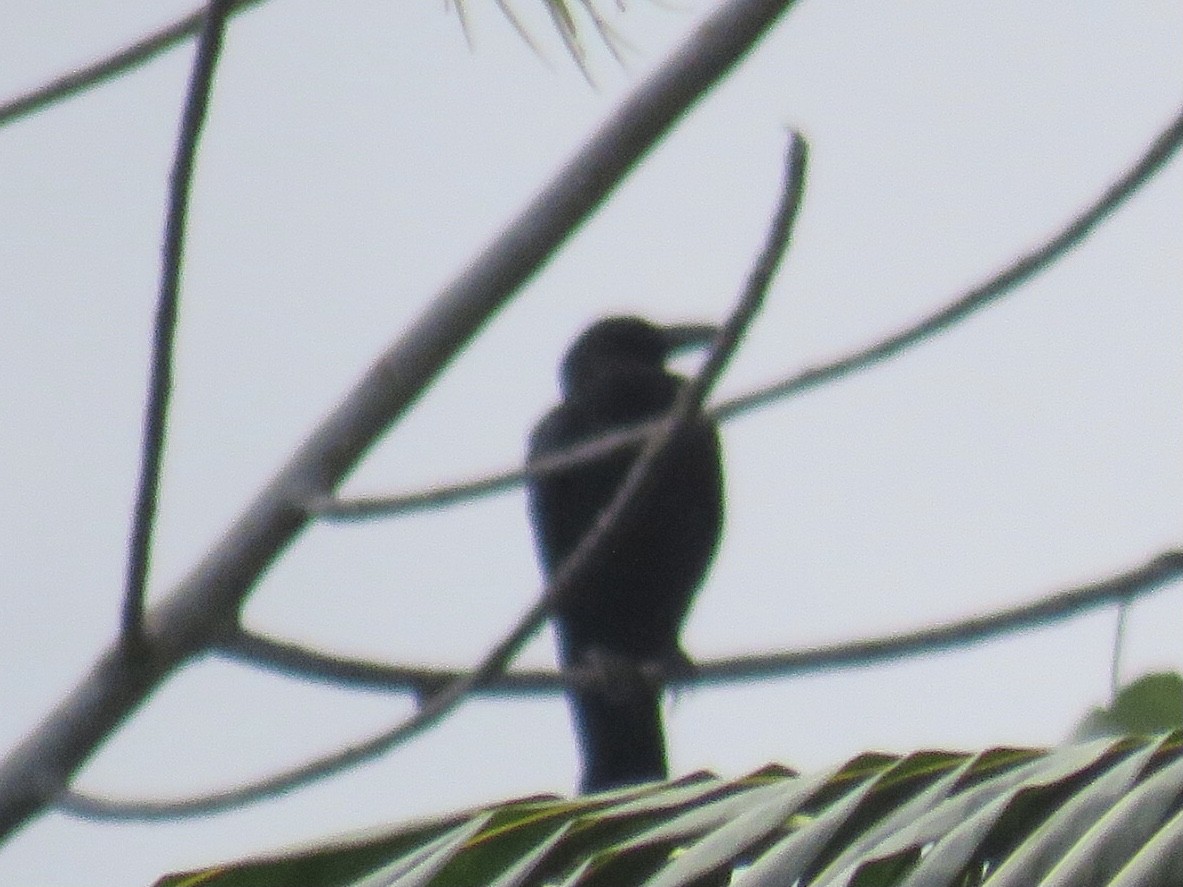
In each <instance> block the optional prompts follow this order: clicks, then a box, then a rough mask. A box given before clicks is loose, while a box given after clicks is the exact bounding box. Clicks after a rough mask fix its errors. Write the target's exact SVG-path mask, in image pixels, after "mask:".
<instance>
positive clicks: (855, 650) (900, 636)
mask: <svg viewBox="0 0 1183 887" xmlns="http://www.w3.org/2000/svg"><path fill="white" fill-rule="evenodd" d="M1180 578H1183V549H1180V550H1176V551H1167V552H1164V553H1162V554H1160V555H1158V556H1157V557H1155V558H1153V559H1152V560H1150V561H1148V562H1147V563H1145V564H1143V565H1141V566H1138V567H1135V568H1133V569H1131V570H1127V571H1125V572H1123V573H1120V574H1118V575H1117V576H1114V577H1112V578H1110V579H1103V580H1101V581H1099V582H1091V583H1089V584H1087V585H1081V586H1077V587H1075V588H1070V589H1068V590H1066V591H1061V592H1055V593H1053V594H1048V595H1045V596H1043V597H1040V598H1037V599H1035V600H1033V601H1030V602H1029V603H1026V604H1020V605H1018V606H1016V607H1011V608H1009V609H1006V610H998V611H995V612H993V613H987V614H985V615H982V616H972V617H970V618H968V619H959V620H956V621H954V622H948V623H945V624H943V625H938V626H933V627H929V628H921V629H917V630H915V631H909V632H904V633H897V634H890V635H884V636H882V637H877V638H863V639H860V640H855V641H844V642H842V643H838V644H829V645H826V646H822V647H813V648H811V649H808V650H785V651H780V652H775V653H761V654H757V655H750V656H749V655H736V656H727V657H723V658H721V659H708V660H699V659H695V671H694V673H693V674H689V675H682V674H676V675H671V676H670V679H669V683H671V684H675V685H678V686H696V685H698V684H702V683H710V684H729V683H735V682H738V681H746V680H753V679H765V678H782V677H790V676H792V675H797V674H807V673H810V672H815V671H822V670H823V669H828V668H837V667H843V668H853V667H861V666H867V665H874V664H875V663H877V662H881V661H883V660H888V659H903V658H907V657H911V656H924V655H927V654H929V653H933V652H936V651H938V650H944V649H948V648H950V647H960V646H967V645H969V644H975V643H982V642H984V641H987V640H990V639H992V638H996V637H999V636H1001V635H1006V634H1011V633H1013V632H1017V631H1027V630H1029V629H1032V628H1038V627H1040V626H1043V625H1047V624H1050V623H1053V622H1062V621H1064V620H1066V619H1071V618H1072V617H1074V616H1078V615H1080V614H1081V613H1085V612H1088V611H1089V610H1095V609H1098V608H1100V607H1107V606H1109V605H1111V604H1113V603H1116V604H1118V605H1119V606H1120V607H1122V608H1125V607H1127V606H1128V605H1129V604H1130V603H1131V602H1132V601H1134V600H1136V599H1138V598H1140V597H1144V596H1146V595H1148V594H1150V593H1152V592H1154V591H1157V590H1158V589H1159V588H1161V587H1162V586H1163V585H1166V584H1168V583H1170V582H1174V581H1176V580H1178V579H1180ZM217 652H219V653H221V654H223V655H225V656H227V657H229V658H231V659H236V660H238V661H240V662H243V663H247V664H251V665H256V666H259V667H261V668H266V669H270V670H272V671H275V672H277V673H280V674H285V675H290V676H292V677H296V678H301V679H306V680H316V681H326V682H328V683H333V684H340V685H344V686H350V687H356V688H359V689H367V690H389V691H392V692H401V693H407V692H409V693H413V694H416V695H430V694H432V693H435V692H437V691H438V690H439V689H440V688H441V687H443V686H444V685H446V684H448V683H449V682H451V681H454V680H456V679H458V678H460V677H462V676H463V675H464V674H465V673H464V672H458V671H456V670H454V669H446V668H424V667H422V666H412V665H389V664H386V663H381V662H372V661H368V660H363V659H349V658H345V657H341V656H334V655H330V654H327V653H322V652H320V651H317V650H312V649H309V648H307V647H302V646H300V645H299V644H293V643H290V642H287V641H278V640H275V639H273V638H268V637H263V636H262V635H258V634H255V633H253V632H249V631H239V632H235V633H233V634H231V635H229V636H228V637H227V638H226V639H225V641H224V642H223V643H221V644H219V646H218V650H217ZM578 672H579V669H568V670H565V671H562V672H558V671H554V670H553V669H521V670H514V671H509V672H504V673H502V674H500V675H497V676H495V677H493V678H490V679H489V680H488V681H487V682H486V683H483V684H481V685H480V687H478V688H476V689H475V690H474V692H476V693H479V694H480V695H483V696H537V695H539V694H542V693H561V692H563V691H565V690H567V689H568V688H570V687H571V686H577V685H580V683H581V681H582V678H581V677H580V676H579V674H578Z"/></svg>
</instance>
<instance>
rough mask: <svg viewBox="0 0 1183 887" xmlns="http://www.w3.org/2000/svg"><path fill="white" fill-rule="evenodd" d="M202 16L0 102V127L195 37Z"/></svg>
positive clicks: (241, 2) (234, 7)
mask: <svg viewBox="0 0 1183 887" xmlns="http://www.w3.org/2000/svg"><path fill="white" fill-rule="evenodd" d="M259 2H260V0H234V2H233V3H231V4H230V6H231V9H230V12H231V13H235V12H238V11H239V10H242V9H246V8H247V7H248V6H254V5H255V4H257V3H259ZM205 13H206V8H205V7H204V6H203V7H202V8H201V9H198V10H196V11H194V12H191V13H189V14H188V15H187V16H185V17H184V18H180V19H177V20H176V21H175V22H173V23H172V24H170V25H166V26H165V27H163V28H161V29H160V30H158V31H155V32H153V33H151V34H148V35H147V36H146V37H142V38H140V39H139V40H137V41H136V42H135V43H133V44H131V45H130V46H127V47H125V48H124V49H121V50H119V51H118V52H115V53H112V54H111V55H109V56H107V57H106V58H102V59H99V60H98V61H97V62H94V63H93V64H90V65H87V66H86V67H84V68H79V69H77V70H76V71H71V72H70V73H69V74H63V75H62V76H61V77H57V78H55V79H54V80H51V81H50V82H49V83H46V84H44V85H42V86H39V87H37V88H36V89H33V90H30V91H29V92H26V93H24V94H23V95H18V96H16V97H14V98H11V99H9V100H8V101H6V102H2V103H0V126H4V125H5V124H6V123H11V122H12V121H14V120H19V119H20V118H21V117H25V116H27V115H29V114H32V113H34V112H36V111H40V110H41V109H42V108H45V107H48V106H49V105H52V104H53V103H54V102H58V101H61V100H62V99H66V98H69V97H70V96H72V95H74V94H75V93H78V92H82V91H83V90H85V89H89V88H90V87H92V86H97V85H98V84H100V83H103V82H105V81H107V80H110V79H111V78H113V77H116V76H118V75H120V74H122V73H124V72H125V71H128V70H130V69H132V68H134V67H136V66H137V65H142V64H144V63H145V62H148V61H151V60H152V59H154V58H155V57H156V56H158V55H160V54H161V53H163V52H165V51H167V50H169V49H172V48H173V47H174V46H176V45H177V44H179V43H183V42H184V41H185V40H187V39H188V38H190V37H192V36H193V35H194V34H196V33H197V32H198V31H199V30H200V29H201V23H202V22H203V21H204V20H205Z"/></svg>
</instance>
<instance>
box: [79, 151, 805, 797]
mask: <svg viewBox="0 0 1183 887" xmlns="http://www.w3.org/2000/svg"><path fill="white" fill-rule="evenodd" d="M805 155H806V149H805V143H804V141H803V140H802V139H801V138H800V136H798V135H796V134H794V135H793V138H792V140H791V143H790V147H789V153H788V163H790V164H792V166H791V167H790V168H789V169H788V170H787V172H786V184H785V188H786V190H785V192H784V195H783V197H782V200H781V203H780V207H779V209H778V211H777V214H776V216H775V218H774V221H773V225H772V228H771V231H770V232H769V236H768V242H767V245H766V246H765V248H764V249H763V250H762V251H761V253H760V256H759V258H758V260H757V262H756V265H755V268H754V269H753V272H752V274H751V276H750V278H749V280H748V283H747V285H746V286H745V288H744V290H743V294H742V296H741V298H740V300H739V302H738V304H737V306H736V308H735V310H734V311H733V312H732V314H731V316H730V317H729V318H728V320H727V322H726V324H724V326H723V329H722V330H720V332H719V335H718V337H717V338H716V341H715V342H714V344H713V346H712V347H711V352H710V354H709V355H708V356H707V359H706V360H705V361H704V363H703V365H702V367H701V368H700V369H699V371H698V372H697V373H696V374H695V377H694V378H693V379H692V380H691V381H690V383H689V384H687V385H686V386H685V387H684V388H683V390H682V391H681V392H679V396H678V399H677V401H676V402H675V404H674V407H673V409H672V410H671V411H670V414H669V416H668V417H667V418H666V419H665V420H664V421H663V422H662V423H661V425H660V427H659V429H658V431H657V432H655V433H654V434H653V436H651V437H650V438H649V439H648V440H647V441H646V443H645V446H644V447H643V449H642V450H641V452H640V454H639V455H638V456H637V458H636V460H635V461H634V462H633V464H632V466H631V467H630V468H629V472H628V474H627V475H626V476H625V479H624V480H623V481H622V482H621V485H620V488H619V489H618V490H617V491H616V493H615V494H614V495H613V497H612V500H611V501H610V502H609V503H608V505H607V506H606V507H605V508H604V509H603V511H602V512H601V513H600V515H599V516H598V517H597V519H596V523H595V525H594V526H593V527H592V528H591V529H590V530H589V531H588V532H587V533H586V534H585V535H584V537H583V538H582V539H581V540H580V542H579V544H578V545H577V546H576V547H575V550H574V551H572V552H571V554H570V555H568V556H567V557H566V558H565V559H564V561H563V563H562V564H561V565H560V566H559V568H558V569H557V570H556V571H555V574H554V576H553V577H552V578H551V581H550V582H548V583H547V586H546V588H545V589H544V590H543V593H542V594H541V595H540V596H539V598H538V600H537V602H536V603H535V604H534V605H533V606H532V607H531V608H530V609H529V610H528V611H527V612H526V614H525V615H524V616H522V618H521V619H520V620H519V621H518V624H517V625H516V626H515V627H514V628H513V629H512V630H511V631H510V632H509V633H508V634H507V635H506V637H505V638H503V639H502V640H501V641H500V642H498V643H497V644H496V645H495V646H494V647H493V649H492V650H490V651H489V653H488V654H486V656H485V657H484V658H483V659H482V660H481V662H480V663H479V664H478V665H477V666H476V668H475V669H473V670H472V671H471V672H468V673H466V674H462V675H458V676H457V677H456V679H455V680H453V681H451V682H449V683H448V684H447V685H446V686H444V687H443V688H442V689H441V690H439V692H437V693H435V694H433V695H432V696H430V697H429V698H427V699H426V700H424V701H423V702H422V704H421V705H420V707H419V710H418V711H417V712H416V713H415V714H414V715H413V716H412V717H410V718H409V719H407V720H406V721H404V722H402V723H401V724H398V725H397V726H395V727H393V728H391V729H389V730H387V731H385V732H383V733H380V734H378V735H377V736H374V737H371V738H370V739H367V740H365V741H362V742H359V743H356V744H354V745H351V746H348V747H346V748H345V749H342V750H341V751H338V752H335V753H333V754H331V755H325V756H323V757H321V758H318V759H316V760H312V761H309V762H308V763H306V764H303V765H301V766H299V767H293V768H292V769H290V770H287V771H286V772H283V773H278V774H275V775H273V776H270V777H267V778H265V779H260V780H258V781H256V782H254V783H249V784H246V785H242V786H239V787H236V788H233V789H227V790H225V791H221V792H215V793H212V794H209V795H205V796H202V797H194V798H190V799H187V800H183V801H175V802H164V803H156V802H145V803H143V804H137V805H122V804H119V803H112V802H102V801H98V800H96V799H92V798H87V797H84V796H81V795H78V794H76V793H71V792H67V793H65V794H64V795H63V799H64V800H63V801H62V802H61V803H63V804H65V805H66V806H65V808H64V809H69V810H71V811H72V812H76V813H78V814H79V815H89V816H94V815H98V812H97V811H98V810H99V809H115V808H117V807H120V808H130V807H131V806H134V807H135V809H136V810H137V811H139V812H138V818H158V817H175V816H193V815H200V814H207V813H214V812H218V811H221V810H227V809H230V808H233V807H240V806H243V805H244V804H249V803H253V802H255V801H259V800H263V799H264V798H268V797H272V796H274V795H276V794H279V793H281V792H286V791H290V790H291V789H293V788H298V787H300V786H302V785H306V784H308V783H309V782H312V781H314V780H317V779H322V778H324V777H326V776H330V775H332V774H334V773H339V772H341V771H342V770H345V769H348V768H350V767H353V766H356V765H357V764H359V763H361V762H363V761H366V760H369V759H371V758H374V757H376V756H378V755H380V754H382V753H383V752H386V751H388V750H389V749H391V748H393V747H395V746H396V745H400V744H402V743H404V742H406V741H407V740H409V739H411V738H413V737H414V736H417V735H419V734H420V733H422V732H424V731H425V730H427V729H428V728H430V727H432V726H434V725H435V724H436V723H438V722H439V721H440V719H442V718H443V717H445V716H446V715H448V714H450V713H451V712H452V711H453V710H455V709H456V708H457V707H458V706H459V705H460V704H461V703H462V702H463V701H464V700H465V699H467V698H468V697H469V695H470V694H471V693H472V692H473V691H474V690H475V689H476V688H478V687H481V686H484V684H485V683H487V682H488V681H489V680H491V679H492V678H494V677H496V676H497V675H499V674H501V673H502V672H503V671H504V670H505V667H506V666H507V665H508V664H509V662H510V661H511V660H512V659H513V657H514V656H516V655H517V653H518V651H519V650H520V649H521V647H522V646H523V645H524V644H525V643H526V641H528V640H529V639H530V638H531V637H532V636H533V635H534V633H535V632H536V631H538V629H539V627H540V626H541V625H542V623H543V622H544V621H545V619H546V617H547V616H548V614H549V613H550V611H551V609H552V607H553V606H554V604H555V602H556V601H558V600H561V599H562V598H563V597H564V596H565V595H569V594H571V593H573V591H574V590H575V589H576V585H577V582H578V580H579V578H580V576H581V574H582V573H583V571H584V570H585V569H587V567H588V566H589V565H590V564H591V563H592V562H593V561H594V560H595V558H597V557H599V556H600V555H601V553H602V552H603V550H604V549H605V548H606V547H607V546H608V545H610V544H611V541H612V539H613V535H614V533H616V532H617V531H618V530H619V529H620V527H621V526H622V522H623V521H627V520H628V519H629V509H630V504H631V503H632V502H634V501H635V500H636V499H637V497H638V495H641V494H643V493H644V491H645V488H646V485H647V484H649V483H650V482H651V481H652V478H653V474H654V467H655V466H656V465H657V464H658V462H659V460H660V459H661V458H662V456H663V453H664V452H665V450H666V448H667V447H668V446H669V445H670V443H671V442H672V441H673V440H674V439H675V438H676V437H677V436H678V435H679V434H680V433H681V432H682V430H683V429H684V428H685V427H686V426H687V425H688V424H689V423H690V422H691V421H693V419H694V416H695V415H696V414H697V412H698V410H699V408H700V407H701V404H702V401H703V398H704V397H705V396H706V394H707V392H708V391H709V390H710V387H711V385H712V384H713V383H714V381H715V380H716V379H717V378H718V375H719V373H720V372H721V371H722V369H723V366H724V364H725V363H726V361H727V360H728V358H729V357H730V355H731V354H732V353H733V352H734V350H735V348H736V346H737V345H738V343H739V339H740V337H741V336H742V334H743V332H744V330H745V329H746V327H747V324H748V323H749V322H750V321H751V319H752V317H753V316H754V315H755V312H756V310H757V309H758V308H759V306H760V304H761V301H762V299H763V297H764V293H765V292H766V290H767V287H768V283H769V281H770V280H771V277H772V273H773V271H774V270H775V269H776V267H777V265H778V264H779V261H780V256H781V254H782V252H783V250H784V248H785V246H786V245H787V243H788V239H789V234H790V232H791V230H792V224H793V221H794V220H795V218H796V211H797V209H798V208H799V206H800V200H801V192H802V189H803V187H804V175H805V170H804V164H805ZM104 803H106V804H107V806H106V807H103V804H104Z"/></svg>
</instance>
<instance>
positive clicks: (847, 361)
mask: <svg viewBox="0 0 1183 887" xmlns="http://www.w3.org/2000/svg"><path fill="white" fill-rule="evenodd" d="M1181 144H1183V111H1181V112H1180V113H1179V115H1178V116H1176V117H1175V119H1174V120H1173V121H1171V123H1170V125H1168V126H1167V127H1166V129H1164V130H1163V131H1162V132H1161V133H1160V134H1159V135H1158V136H1157V137H1156V138H1155V139H1154V141H1153V142H1152V143H1151V145H1150V147H1149V148H1148V149H1147V150H1146V151H1145V153H1144V154H1143V155H1142V156H1141V157H1140V158H1139V159H1138V161H1137V162H1136V163H1135V164H1134V165H1133V166H1132V167H1130V169H1129V170H1128V171H1127V172H1125V173H1124V174H1123V175H1122V176H1121V177H1120V178H1118V179H1117V181H1115V182H1114V183H1113V184H1112V185H1110V186H1109V187H1108V188H1106V189H1105V191H1104V192H1103V193H1102V194H1101V195H1100V196H1099V197H1098V198H1097V199H1096V200H1095V201H1094V202H1093V204H1092V205H1091V206H1089V207H1088V208H1086V209H1085V210H1084V211H1083V212H1082V213H1080V214H1079V215H1077V216H1076V217H1075V218H1073V219H1072V220H1071V221H1069V222H1068V224H1067V225H1065V226H1064V227H1063V228H1062V229H1061V230H1060V232H1059V233H1058V234H1056V235H1055V236H1054V237H1052V238H1051V239H1050V240H1048V241H1046V242H1045V243H1044V244H1042V245H1041V246H1039V247H1037V248H1035V249H1034V250H1032V251H1030V252H1029V253H1027V254H1026V255H1024V256H1023V257H1022V258H1020V259H1018V260H1016V261H1015V262H1012V263H1011V264H1010V265H1009V266H1008V267H1006V268H1005V269H1003V270H1002V271H1001V272H999V273H998V274H996V275H994V276H993V277H991V278H990V279H988V280H986V281H985V282H983V283H981V284H979V285H978V286H975V287H974V288H972V289H971V290H969V291H968V292H966V293H964V294H963V295H961V296H960V297H958V298H957V299H956V300H954V301H953V302H951V303H949V304H948V305H946V306H945V307H943V308H941V309H940V310H938V311H935V312H933V313H932V314H929V315H928V316H927V317H925V318H923V319H921V320H920V321H918V322H917V323H915V324H913V325H911V326H908V327H906V328H904V329H902V330H900V331H898V332H895V333H892V334H891V335H890V336H887V337H886V338H884V339H881V340H879V341H878V342H874V343H872V344H871V345H869V346H867V347H865V348H862V349H859V350H858V351H855V352H852V353H851V354H848V355H845V356H844V357H840V358H838V359H837V360H833V361H830V362H828V363H824V364H820V365H818V366H815V367H809V368H807V369H805V370H802V371H800V372H798V373H796V374H794V375H792V376H790V377H788V378H787V379H783V380H781V381H779V382H774V383H771V384H769V385H765V386H763V387H761V388H758V389H756V390H755V391H752V392H749V393H748V394H744V395H741V396H739V397H735V398H731V399H729V400H726V401H723V402H722V403H720V404H718V405H717V406H715V407H714V408H712V409H710V410H708V411H707V414H708V415H710V416H712V417H714V418H716V419H719V420H721V421H725V420H728V419H731V418H733V417H735V416H738V415H740V414H742V413H746V412H748V411H750V410H753V409H757V408H760V407H765V406H768V405H769V404H772V403H774V402H776V401H778V400H780V399H782V398H787V397H791V396H794V395H797V394H801V393H803V392H805V391H808V390H810V389H813V388H818V387H820V386H822V385H825V384H827V383H829V382H833V381H836V380H838V379H841V378H844V377H845V376H849V375H851V374H852V373H855V372H858V371H860V370H864V369H867V368H869V367H871V366H873V365H875V364H878V363H881V362H882V361H885V360H888V359H889V358H892V357H895V356H896V355H898V354H900V353H901V352H903V351H905V350H906V349H908V348H909V347H911V346H914V345H917V344H919V343H921V342H922V341H925V340H927V339H929V338H931V337H933V336H935V335H936V334H937V333H941V332H944V331H946V330H948V329H950V328H951V327H953V326H954V325H956V324H957V323H959V322H960V321H962V320H965V319H966V318H968V317H969V316H970V315H971V314H973V313H975V312H977V311H980V310H981V309H983V308H985V307H986V306H987V305H990V304H993V303H995V302H997V300H998V299H1000V298H1001V297H1002V296H1004V295H1006V294H1008V293H1010V292H1013V291H1014V290H1015V289H1016V288H1017V287H1018V285H1019V284H1021V283H1023V282H1025V281H1026V280H1028V279H1030V278H1031V277H1033V276H1034V275H1036V274H1038V273H1039V272H1040V271H1043V270H1044V269H1046V268H1047V267H1049V266H1050V265H1051V263H1052V262H1054V261H1055V260H1056V259H1058V258H1060V257H1061V256H1062V255H1064V254H1065V253H1067V252H1068V251H1069V250H1070V249H1072V247H1074V246H1076V245H1077V244H1078V243H1080V242H1081V241H1082V240H1083V239H1084V238H1085V237H1086V236H1087V235H1088V233H1089V232H1090V231H1092V229H1093V228H1094V227H1096V225H1098V224H1099V223H1100V222H1101V221H1103V220H1104V219H1105V218H1106V217H1107V216H1108V215H1109V214H1110V213H1112V212H1113V211H1114V210H1115V209H1117V207H1118V206H1119V205H1120V204H1121V203H1123V202H1124V201H1125V200H1127V199H1128V198H1129V197H1130V196H1131V195H1133V194H1134V193H1135V192H1136V191H1137V190H1138V189H1139V188H1140V187H1141V186H1142V185H1144V184H1145V183H1146V182H1148V181H1149V180H1150V179H1151V177H1153V175H1154V174H1155V173H1156V172H1158V170H1159V169H1161V168H1162V166H1163V165H1164V164H1165V163H1166V162H1167V161H1168V160H1169V159H1170V158H1171V157H1173V156H1174V155H1175V154H1176V153H1177V152H1178V150H1179V147H1180V145H1181ZM654 424H655V423H647V424H643V425H637V426H636V427H634V428H631V429H627V430H622V431H613V432H609V433H608V434H605V435H604V436H603V437H599V438H596V439H594V440H589V441H587V442H585V443H582V444H580V445H579V446H577V447H573V448H571V449H569V450H565V451H563V452H561V453H555V454H553V455H551V456H549V457H547V458H546V459H544V460H542V459H540V460H538V461H536V462H534V463H532V464H531V465H530V467H529V469H526V468H525V467H518V468H512V469H505V470H502V471H497V472H494V473H491V474H486V475H483V476H482V477H479V478H476V479H474V480H467V481H459V482H456V483H450V484H441V485H437V486H433V487H430V488H428V489H424V490H420V491H416V492H411V493H400V494H396V495H392V496H365V497H350V498H347V499H346V498H339V499H330V498H325V499H322V500H319V501H316V502H313V503H310V508H311V510H312V511H313V512H314V513H315V514H316V515H317V516H319V517H321V518H324V519H325V520H341V521H350V520H365V519H374V518H381V517H387V516H390V515H395V514H402V513H405V512H409V511H415V510H418V509H424V508H438V507H440V506H443V505H450V504H452V503H455V502H463V501H467V500H469V499H473V498H476V497H477V496H484V495H489V494H492V493H499V492H502V491H504V490H509V489H512V488H513V487H515V486H517V485H519V484H521V483H522V482H523V481H524V480H525V479H526V477H528V476H530V475H545V474H551V473H553V472H557V471H561V470H565V469H568V468H571V467H572V466H574V465H578V464H580V463H582V462H585V461H588V460H591V459H595V458H601V457H603V456H605V455H607V454H608V453H610V452H614V451H615V450H618V449H624V448H625V447H628V446H632V445H635V444H636V443H637V442H638V441H640V440H642V439H644V438H645V436H646V435H648V434H649V433H651V432H652V430H653V426H654Z"/></svg>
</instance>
